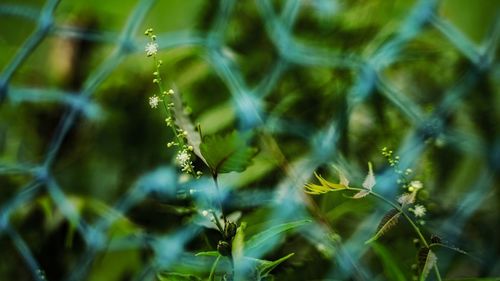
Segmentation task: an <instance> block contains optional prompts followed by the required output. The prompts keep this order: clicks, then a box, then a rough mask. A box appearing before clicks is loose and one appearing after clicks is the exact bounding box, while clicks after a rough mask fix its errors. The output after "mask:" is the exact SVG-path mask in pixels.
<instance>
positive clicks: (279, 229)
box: [246, 220, 311, 250]
mask: <svg viewBox="0 0 500 281" xmlns="http://www.w3.org/2000/svg"><path fill="white" fill-rule="evenodd" d="M310 222H311V221H310V220H299V221H294V222H288V223H283V224H279V225H275V226H272V227H270V228H269V229H267V230H265V231H263V232H260V233H258V234H255V235H254V236H252V237H251V238H250V239H249V240H248V241H247V242H246V248H247V250H253V249H256V248H259V247H261V246H262V245H264V244H265V243H269V242H270V239H272V238H274V237H275V236H277V235H279V234H281V233H284V232H287V231H290V230H292V229H295V228H298V227H301V226H303V225H306V224H308V223H310Z"/></svg>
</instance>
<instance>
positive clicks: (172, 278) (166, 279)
mask: <svg viewBox="0 0 500 281" xmlns="http://www.w3.org/2000/svg"><path fill="white" fill-rule="evenodd" d="M156 278H157V279H158V280H159V281H201V278H199V277H197V276H194V275H192V274H184V273H177V272H159V273H158V274H156Z"/></svg>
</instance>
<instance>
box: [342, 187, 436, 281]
mask: <svg viewBox="0 0 500 281" xmlns="http://www.w3.org/2000/svg"><path fill="white" fill-rule="evenodd" d="M347 190H352V191H369V194H370V195H372V196H374V197H376V198H377V199H379V200H382V201H384V202H385V203H386V204H388V205H390V206H392V207H393V208H394V209H396V210H398V211H399V212H400V213H401V214H403V216H404V218H405V219H406V220H407V221H408V222H409V223H410V225H411V226H412V228H413V229H414V230H415V232H416V233H417V236H418V237H419V239H420V241H422V244H424V246H425V247H426V248H429V243H428V242H427V240H426V239H425V237H424V235H423V234H422V232H421V231H420V228H419V227H418V226H417V225H416V224H415V222H414V221H413V220H412V219H411V218H410V217H409V216H408V215H407V214H406V212H405V211H404V210H403V208H401V206H399V205H397V204H395V203H394V202H392V201H390V200H388V199H386V198H385V197H384V196H382V195H380V194H378V193H376V192H373V191H371V190H367V189H364V188H356V187H347ZM434 272H435V274H436V278H437V280H438V281H441V280H442V279H441V274H440V273H439V268H438V266H437V264H434Z"/></svg>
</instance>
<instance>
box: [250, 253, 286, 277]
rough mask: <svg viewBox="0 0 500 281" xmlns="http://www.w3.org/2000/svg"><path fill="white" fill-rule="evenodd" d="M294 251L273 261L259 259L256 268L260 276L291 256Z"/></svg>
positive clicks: (263, 275)
mask: <svg viewBox="0 0 500 281" xmlns="http://www.w3.org/2000/svg"><path fill="white" fill-rule="evenodd" d="M293 255H295V253H291V254H288V255H286V256H284V257H282V258H279V259H277V260H275V261H266V260H260V261H261V262H262V263H260V264H259V265H258V266H257V270H258V271H259V273H260V276H261V277H266V276H267V275H268V274H269V273H270V272H271V271H272V270H273V269H275V268H276V267H277V266H278V265H280V264H281V263H283V262H284V261H286V260H287V259H289V258H291V257H292V256H293Z"/></svg>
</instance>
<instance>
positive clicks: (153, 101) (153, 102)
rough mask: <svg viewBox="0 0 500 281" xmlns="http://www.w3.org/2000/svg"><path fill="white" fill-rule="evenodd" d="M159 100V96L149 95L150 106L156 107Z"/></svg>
mask: <svg viewBox="0 0 500 281" xmlns="http://www.w3.org/2000/svg"><path fill="white" fill-rule="evenodd" d="M160 101H161V100H160V98H159V97H158V96H156V95H154V96H152V97H149V105H150V106H151V108H156V107H157V106H158V103H159V102H160Z"/></svg>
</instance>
